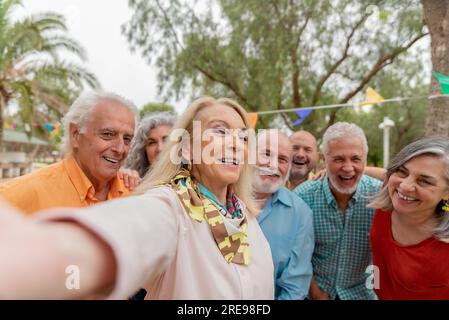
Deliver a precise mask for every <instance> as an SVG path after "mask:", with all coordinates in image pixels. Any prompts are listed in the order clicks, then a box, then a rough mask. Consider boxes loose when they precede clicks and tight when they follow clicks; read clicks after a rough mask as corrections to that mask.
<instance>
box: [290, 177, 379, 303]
mask: <svg viewBox="0 0 449 320" xmlns="http://www.w3.org/2000/svg"><path fill="white" fill-rule="evenodd" d="M381 184H382V183H381V182H380V181H379V180H377V179H374V178H371V177H368V176H362V177H361V179H360V182H359V184H358V186H357V190H356V192H355V193H354V195H353V196H352V198H351V200H350V201H349V205H348V208H347V209H346V212H345V213H343V212H342V211H341V209H340V208H339V207H338V205H337V201H336V200H335V197H334V195H333V194H332V192H331V190H330V188H329V182H328V178H327V177H326V179H324V181H321V180H317V181H307V182H304V183H303V184H300V185H299V186H298V187H297V188H296V189H295V190H294V192H295V193H296V194H297V195H299V196H300V197H301V198H302V199H303V200H304V201H305V202H306V203H307V204H308V205H309V207H310V208H311V209H312V211H313V225H314V229H315V250H314V253H313V259H312V263H313V273H314V277H315V280H316V282H317V283H318V286H319V287H320V289H321V290H324V291H325V292H327V293H328V294H329V296H330V297H331V298H332V299H335V298H336V296H337V295H338V297H339V298H340V299H341V300H355V299H361V300H365V299H368V300H369V299H375V294H374V291H373V290H371V289H370V288H367V286H366V280H367V277H368V276H369V275H370V274H369V273H367V272H366V268H367V267H368V265H370V264H371V250H370V244H369V232H370V227H371V220H372V218H373V215H374V209H369V208H367V207H366V205H367V203H368V199H367V196H372V195H374V194H375V193H377V192H378V191H379V189H380V187H381Z"/></svg>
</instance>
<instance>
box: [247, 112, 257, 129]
mask: <svg viewBox="0 0 449 320" xmlns="http://www.w3.org/2000/svg"><path fill="white" fill-rule="evenodd" d="M258 117H259V115H258V113H257V112H250V113H248V120H249V125H250V127H251V129H254V128H255V127H256V123H257V118H258Z"/></svg>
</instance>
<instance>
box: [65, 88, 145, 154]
mask: <svg viewBox="0 0 449 320" xmlns="http://www.w3.org/2000/svg"><path fill="white" fill-rule="evenodd" d="M102 100H112V101H115V102H117V103H119V104H121V105H123V106H124V107H126V108H128V109H129V110H131V111H132V113H133V114H134V123H135V124H136V125H137V123H138V122H139V113H138V111H137V107H136V106H135V105H134V103H132V102H131V101H130V100H128V99H125V98H123V97H121V96H119V95H117V94H115V93H112V92H106V91H90V92H85V93H82V94H81V95H80V96H79V97H78V98H76V99H75V101H74V102H73V103H72V105H71V106H70V109H69V111H68V112H67V114H66V115H65V117H64V119H63V125H64V137H63V138H62V143H61V148H62V151H63V153H65V154H68V153H70V152H72V150H73V149H72V145H71V143H70V124H71V123H73V124H75V125H77V126H78V127H79V128H80V130H82V129H83V127H84V125H85V123H86V121H87V119H88V118H89V116H90V113H91V111H92V110H93V109H94V107H95V106H96V105H97V104H98V103H99V102H100V101H102ZM134 131H135V129H134Z"/></svg>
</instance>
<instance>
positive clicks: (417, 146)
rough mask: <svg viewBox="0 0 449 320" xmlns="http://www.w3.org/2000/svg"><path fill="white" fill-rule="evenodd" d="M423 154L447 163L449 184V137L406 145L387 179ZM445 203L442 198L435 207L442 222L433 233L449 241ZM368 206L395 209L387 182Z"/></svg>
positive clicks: (446, 176)
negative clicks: (444, 209)
mask: <svg viewBox="0 0 449 320" xmlns="http://www.w3.org/2000/svg"><path fill="white" fill-rule="evenodd" d="M421 155H430V156H434V157H438V158H441V159H443V160H444V163H445V165H446V171H445V178H446V181H447V183H448V185H449V140H448V139H447V138H425V139H420V140H417V141H415V142H413V143H411V144H409V145H407V146H405V147H404V148H403V149H402V150H401V151H400V152H399V153H398V154H397V155H396V157H395V158H394V159H393V160H392V161H391V163H390V164H389V165H388V168H387V174H386V180H385V181H388V180H389V179H390V177H391V175H392V174H393V173H395V172H396V171H397V170H398V168H399V167H401V166H402V165H404V164H405V163H406V162H408V161H410V160H412V159H413V158H416V157H418V156H421ZM448 188H449V186H448ZM443 205H444V202H443V200H442V201H440V203H439V204H438V205H437V207H436V208H435V214H436V215H437V216H438V217H439V218H440V223H439V225H438V226H437V227H436V228H435V230H434V231H433V233H434V235H435V236H436V237H437V238H439V239H440V240H443V241H445V242H449V213H444V211H443V209H442V208H443ZM368 207H370V208H380V209H382V210H388V211H389V210H393V204H392V203H391V199H390V195H389V193H388V186H387V183H385V184H384V186H383V188H382V190H381V191H380V192H379V193H378V194H377V195H376V196H375V197H374V198H373V199H372V201H371V202H370V204H369V205H368Z"/></svg>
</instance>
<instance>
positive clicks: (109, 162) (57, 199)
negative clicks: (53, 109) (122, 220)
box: [0, 92, 138, 214]
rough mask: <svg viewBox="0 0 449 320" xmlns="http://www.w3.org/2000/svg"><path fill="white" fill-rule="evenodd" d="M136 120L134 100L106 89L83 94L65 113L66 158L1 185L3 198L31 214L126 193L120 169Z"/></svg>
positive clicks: (0, 189) (91, 202)
mask: <svg viewBox="0 0 449 320" xmlns="http://www.w3.org/2000/svg"><path fill="white" fill-rule="evenodd" d="M137 122H138V113H137V108H136V107H135V106H134V104H132V103H131V102H130V101H128V100H126V99H124V98H122V97H120V96H118V95H116V94H113V93H108V92H89V93H85V94H82V95H81V96H80V97H78V98H77V99H76V100H75V102H74V103H73V104H72V106H71V107H70V110H69V111H68V113H67V115H66V116H65V118H64V135H65V136H64V140H63V148H64V151H65V153H66V157H65V158H64V160H62V161H60V162H58V163H55V164H53V165H50V166H47V167H45V168H42V169H40V170H38V171H35V172H33V173H31V174H28V175H25V176H22V177H19V178H16V179H13V180H11V181H9V182H7V183H5V184H2V185H1V186H0V197H3V198H4V199H5V200H7V201H9V202H10V203H11V204H12V205H14V206H16V207H18V208H20V209H22V210H23V211H25V212H26V213H28V214H31V213H33V212H36V211H39V210H42V209H46V208H51V207H85V206H89V205H92V204H95V203H98V202H100V201H105V200H109V199H114V198H118V197H122V196H125V195H127V194H128V193H129V191H128V190H127V188H126V187H125V185H124V183H123V181H122V180H121V179H120V178H119V173H118V172H119V169H120V167H121V165H122V163H123V161H124V160H125V158H126V156H127V155H128V150H129V146H130V143H131V140H132V139H133V136H134V130H135V126H136V124H137Z"/></svg>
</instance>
